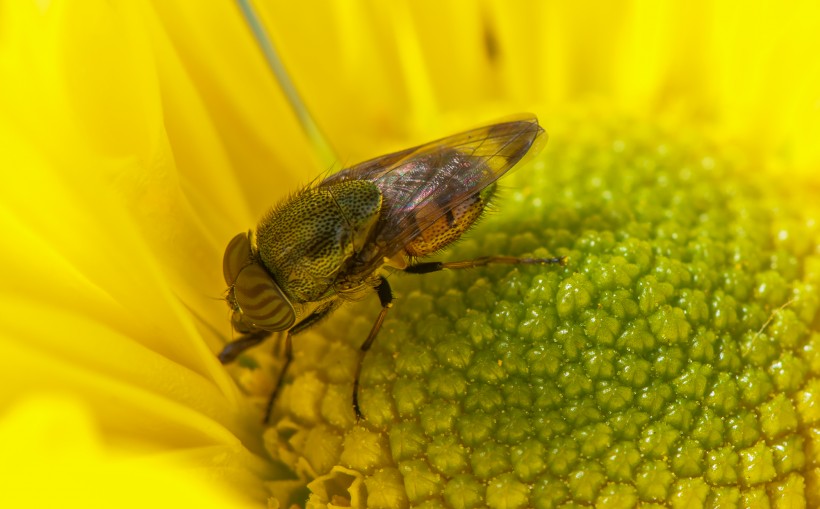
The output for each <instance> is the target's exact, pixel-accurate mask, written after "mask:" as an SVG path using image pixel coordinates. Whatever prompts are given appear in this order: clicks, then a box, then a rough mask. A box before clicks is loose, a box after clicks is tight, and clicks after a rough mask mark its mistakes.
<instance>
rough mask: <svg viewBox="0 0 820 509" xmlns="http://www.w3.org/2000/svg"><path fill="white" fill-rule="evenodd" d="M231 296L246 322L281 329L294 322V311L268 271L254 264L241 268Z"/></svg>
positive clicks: (259, 326) (288, 326) (263, 327)
mask: <svg viewBox="0 0 820 509" xmlns="http://www.w3.org/2000/svg"><path fill="white" fill-rule="evenodd" d="M233 292H234V298H235V299H236V303H237V304H238V305H239V309H240V311H242V316H243V318H244V320H245V321H249V322H251V323H252V324H253V325H254V326H256V327H258V328H260V329H264V330H269V331H281V330H287V329H290V328H291V327H292V326H293V324H294V323H295V322H296V311H294V309H293V305H292V304H291V303H290V301H289V300H288V298H287V297H286V296H285V294H284V293H282V290H281V289H279V285H277V284H276V281H274V280H273V279H272V278H271V277H270V274H268V273H267V271H266V270H265V269H263V268H262V267H260V266H259V264H257V263H252V264H251V265H247V266H246V267H245V268H243V269H242V270H241V271H240V272H239V275H238V276H237V277H236V280H235V282H234V284H233Z"/></svg>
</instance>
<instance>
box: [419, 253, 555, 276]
mask: <svg viewBox="0 0 820 509" xmlns="http://www.w3.org/2000/svg"><path fill="white" fill-rule="evenodd" d="M566 260H567V258H566V256H559V257H557V258H517V257H515V256H482V257H481V258H476V259H475V260H464V261H460V262H421V263H416V264H414V265H410V266H409V267H407V268H406V269H404V272H407V273H408V274H428V273H430V272H438V271H440V270H444V269H450V270H458V269H471V268H473V267H484V266H485V265H494V264H500V265H518V264H528V265H546V264H551V263H559V264H561V265H563V264H564V263H566Z"/></svg>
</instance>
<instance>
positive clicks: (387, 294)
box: [353, 276, 393, 420]
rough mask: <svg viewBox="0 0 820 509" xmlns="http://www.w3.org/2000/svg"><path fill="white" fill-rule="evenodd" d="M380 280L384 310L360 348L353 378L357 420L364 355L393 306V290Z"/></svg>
mask: <svg viewBox="0 0 820 509" xmlns="http://www.w3.org/2000/svg"><path fill="white" fill-rule="evenodd" d="M380 280H381V281H380V282H379V286H377V287H376V293H378V294H379V302H381V305H382V310H381V311H380V312H379V316H377V317H376V322H375V323H374V324H373V327H372V328H371V329H370V334H368V335H367V339H365V340H364V343H362V346H361V347H360V348H359V363H358V364H357V365H356V376H355V377H354V378H353V411H354V412H356V419H357V420H358V419H362V418H363V416H362V411H361V409H360V408H359V375H360V374H361V373H362V362H363V361H364V354H365V352H367V351H368V350H370V347H371V346H372V345H373V341H375V340H376V335H377V334H378V333H379V329H381V328H382V324H383V323H384V319H385V317H386V316H387V310H388V309H390V307H391V306H393V290H391V289H390V283H388V282H387V279H386V278H384V277H381V276H380Z"/></svg>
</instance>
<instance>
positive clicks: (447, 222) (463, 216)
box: [404, 193, 491, 257]
mask: <svg viewBox="0 0 820 509" xmlns="http://www.w3.org/2000/svg"><path fill="white" fill-rule="evenodd" d="M490 194H491V193H490ZM487 198H489V196H487V195H485V196H483V197H482V196H481V194H475V195H474V196H473V197H471V198H469V199H467V200H465V201H464V202H463V203H461V204H460V205H459V206H458V207H456V208H454V209H452V210H450V211H449V212H447V213H446V214H444V215H443V216H441V217H440V218H439V219H438V220H436V222H434V223H433V224H431V225H430V226H429V227H427V228H426V229H424V230H423V231H422V232H421V234H420V235H419V236H418V237H416V238H415V239H413V240H412V241H411V242H410V243H409V244H407V246H405V248H404V250H405V252H407V254H408V255H410V256H413V257H422V256H427V255H430V254H433V253H435V252H436V251H439V250H440V249H443V248H445V247H447V245H448V244H450V243H451V242H453V241H455V240H456V239H458V238H459V237H461V236H462V235H463V234H464V232H466V231H467V230H469V229H470V227H471V226H472V225H473V224H475V222H476V221H477V220H478V219H479V218H480V217H481V214H482V212H484V207H486V206H487Z"/></svg>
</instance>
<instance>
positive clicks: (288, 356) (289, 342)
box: [262, 301, 339, 424]
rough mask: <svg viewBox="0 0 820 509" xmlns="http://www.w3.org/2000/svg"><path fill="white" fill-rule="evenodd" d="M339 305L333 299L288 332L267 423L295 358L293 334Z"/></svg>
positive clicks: (266, 407)
mask: <svg viewBox="0 0 820 509" xmlns="http://www.w3.org/2000/svg"><path fill="white" fill-rule="evenodd" d="M338 306H339V304H338V302H337V301H331V302H330V303H328V304H327V305H325V306H322V307H320V308H319V309H317V310H316V311H314V312H313V313H311V314H309V315H308V316H307V317H306V318H305V319H304V320H302V321H301V322H299V323H297V324H296V325H294V326H293V327H292V328H291V329H290V330H289V331H288V332H287V336H286V337H285V363H284V364H283V365H282V369H281V370H280V371H279V376H278V377H277V379H276V385H275V386H274V387H273V392H272V393H271V395H270V398H268V404H267V405H265V417H264V419H262V422H263V423H265V424H267V423H268V422H269V421H270V414H271V411H272V410H273V404H274V403H275V402H276V395H277V394H279V387H281V386H282V382H284V381H285V373H287V371H288V366H290V363H291V361H292V360H293V336H294V335H296V334H299V333H300V332H302V331H304V330H306V329H309V328H310V327H312V326H314V325H316V324H317V323H318V322H320V321H321V320H322V318H324V317H326V316H327V315H329V314H330V312H331V311H333V310H334V309H336V308H337V307H338Z"/></svg>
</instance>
